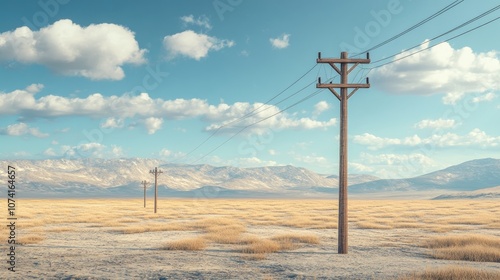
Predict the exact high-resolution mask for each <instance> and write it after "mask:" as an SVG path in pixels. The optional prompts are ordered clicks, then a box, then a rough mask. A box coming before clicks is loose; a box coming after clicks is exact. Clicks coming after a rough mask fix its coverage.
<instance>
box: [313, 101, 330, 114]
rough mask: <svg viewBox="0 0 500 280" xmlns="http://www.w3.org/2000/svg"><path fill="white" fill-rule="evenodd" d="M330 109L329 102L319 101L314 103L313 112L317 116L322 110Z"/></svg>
mask: <svg viewBox="0 0 500 280" xmlns="http://www.w3.org/2000/svg"><path fill="white" fill-rule="evenodd" d="M328 109H330V104H328V103H327V102H326V101H320V102H318V103H316V105H314V112H313V114H314V115H316V116H318V115H320V114H321V113H323V112H324V111H326V110H328Z"/></svg>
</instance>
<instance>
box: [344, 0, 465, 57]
mask: <svg viewBox="0 0 500 280" xmlns="http://www.w3.org/2000/svg"><path fill="white" fill-rule="evenodd" d="M463 1H464V0H457V1H454V2H452V3H451V4H449V5H448V6H446V7H444V8H442V9H441V10H439V11H437V12H435V13H434V14H432V15H430V16H429V17H427V18H425V19H423V20H421V21H420V22H418V23H416V24H415V25H413V26H411V27H409V28H407V29H405V30H403V31H401V32H400V33H398V34H396V35H394V36H392V37H391V38H389V39H387V40H385V41H383V42H381V43H379V44H377V45H375V46H373V47H371V48H369V49H367V50H365V51H363V52H360V53H357V54H355V55H353V56H352V57H356V56H359V55H362V54H364V53H367V52H369V51H372V50H374V49H378V48H380V47H381V46H384V45H386V44H388V43H390V42H392V41H394V40H396V39H397V38H399V37H401V36H403V35H405V34H407V33H408V32H410V31H412V30H414V29H416V28H418V27H420V26H422V25H424V24H425V23H427V22H429V21H431V20H433V19H434V18H436V17H438V16H440V15H441V14H443V13H445V12H447V11H449V10H451V9H452V8H454V7H456V6H458V5H459V4H461V3H462V2H463Z"/></svg>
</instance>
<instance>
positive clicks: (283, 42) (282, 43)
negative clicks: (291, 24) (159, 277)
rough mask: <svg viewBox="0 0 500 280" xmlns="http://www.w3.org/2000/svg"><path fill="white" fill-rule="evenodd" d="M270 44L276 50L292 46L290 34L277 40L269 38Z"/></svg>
mask: <svg viewBox="0 0 500 280" xmlns="http://www.w3.org/2000/svg"><path fill="white" fill-rule="evenodd" d="M269 42H270V43H271V45H272V46H273V47H274V48H277V49H284V48H287V47H288V46H289V45H290V34H282V35H281V36H279V37H276V38H269Z"/></svg>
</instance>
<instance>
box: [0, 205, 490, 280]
mask: <svg viewBox="0 0 500 280" xmlns="http://www.w3.org/2000/svg"><path fill="white" fill-rule="evenodd" d="M5 210H6V209H5ZM2 212H3V213H2V216H1V218H2V220H3V221H7V217H6V212H7V211H3V210H2ZM16 217H17V222H16V242H17V244H16V251H15V252H16V272H10V271H8V270H7V268H8V264H7V262H6V260H7V256H6V254H7V253H8V250H9V248H8V246H7V244H6V242H2V243H1V246H0V252H1V256H3V257H2V258H4V259H5V260H2V262H1V263H2V264H1V270H0V279H436V278H437V276H435V275H437V274H439V273H441V274H443V275H445V276H448V277H449V276H451V275H454V274H457V275H466V274H467V273H469V274H470V275H474V278H469V277H466V278H463V279H500V201H498V200H453V201H451V200H445V201H433V200H421V201H418V200H350V201H349V253H348V254H347V255H339V254H337V201H336V200H313V199H309V200H298V199H296V200H293V199H289V200H271V199H160V200H159V201H158V212H157V213H156V214H155V213H153V205H152V201H151V200H148V202H147V207H145V208H144V206H143V200H142V199H38V200H37V199H19V200H18V201H17V205H16ZM0 235H1V236H2V237H3V238H2V239H4V240H6V238H7V237H8V235H9V232H8V228H7V227H5V226H4V227H1V229H0ZM429 275H430V276H429ZM425 277H427V278H425ZM441 279H460V278H457V277H454V278H441Z"/></svg>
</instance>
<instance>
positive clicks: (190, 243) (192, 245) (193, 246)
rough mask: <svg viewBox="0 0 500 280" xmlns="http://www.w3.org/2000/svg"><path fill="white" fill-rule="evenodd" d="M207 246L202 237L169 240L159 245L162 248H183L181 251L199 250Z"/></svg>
mask: <svg viewBox="0 0 500 280" xmlns="http://www.w3.org/2000/svg"><path fill="white" fill-rule="evenodd" d="M206 247H207V242H206V240H205V239H204V238H201V237H193V238H186V239H181V240H176V241H170V242H167V243H165V244H163V246H162V247H161V249H164V250H183V251H200V250H203V249H205V248H206Z"/></svg>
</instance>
